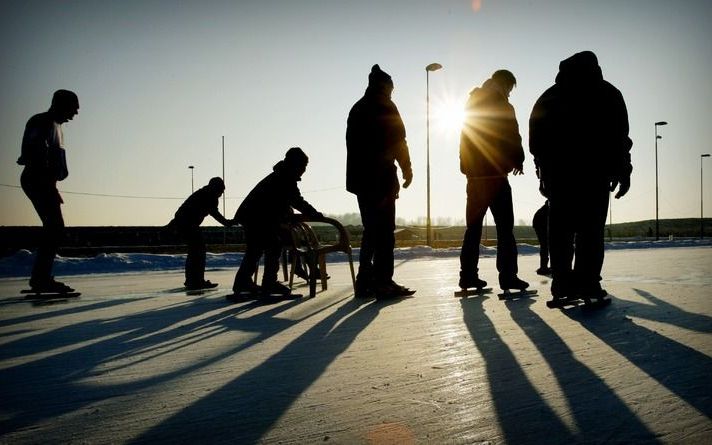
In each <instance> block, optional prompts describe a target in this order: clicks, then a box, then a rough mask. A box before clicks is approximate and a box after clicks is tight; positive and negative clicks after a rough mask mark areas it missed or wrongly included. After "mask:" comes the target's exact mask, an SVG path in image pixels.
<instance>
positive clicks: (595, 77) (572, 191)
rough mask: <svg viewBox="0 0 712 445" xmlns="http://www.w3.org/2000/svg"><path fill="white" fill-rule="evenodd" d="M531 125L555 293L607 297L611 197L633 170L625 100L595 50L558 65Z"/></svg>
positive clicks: (627, 185) (558, 295)
mask: <svg viewBox="0 0 712 445" xmlns="http://www.w3.org/2000/svg"><path fill="white" fill-rule="evenodd" d="M529 127H530V130H529V150H530V152H531V153H532V155H533V156H534V161H535V163H536V165H537V168H538V169H539V171H540V179H541V182H542V186H543V187H544V191H545V194H546V196H547V197H548V198H549V238H550V239H549V246H550V255H551V268H552V271H553V280H552V284H551V293H552V296H553V297H554V300H557V299H567V298H578V297H598V298H602V297H603V296H604V295H605V290H604V289H603V288H602V287H601V284H600V281H601V268H602V266H603V259H604V248H603V242H604V241H603V240H604V227H605V222H606V213H607V209H608V201H609V193H610V192H611V191H614V190H615V189H616V188H618V192H617V193H616V198H620V197H622V196H624V195H625V194H626V193H627V192H628V189H629V188H630V175H631V172H632V170H633V167H632V165H631V161H630V149H631V147H632V145H633V143H632V141H631V140H630V138H629V137H628V112H627V109H626V105H625V101H624V100H623V95H622V94H621V92H620V91H619V90H618V89H617V88H616V87H614V86H613V85H611V84H610V83H609V82H607V81H605V80H604V79H603V74H602V72H601V68H600V66H599V65H598V59H597V57H596V55H595V54H594V53H593V52H591V51H583V52H580V53H577V54H574V55H573V56H571V57H569V58H568V59H566V60H563V61H562V62H561V63H560V64H559V73H558V74H557V76H556V80H555V83H554V85H553V86H552V87H550V88H549V89H547V90H546V91H545V92H544V93H543V94H542V95H541V97H539V99H538V100H537V102H536V104H535V105H534V108H533V110H532V113H531V117H530V120H529ZM574 258H575V263H574V264H573V265H572V262H574ZM554 300H552V301H554Z"/></svg>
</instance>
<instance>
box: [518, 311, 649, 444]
mask: <svg viewBox="0 0 712 445" xmlns="http://www.w3.org/2000/svg"><path fill="white" fill-rule="evenodd" d="M533 303H534V300H531V299H522V300H518V301H507V302H506V305H507V308H508V309H509V312H510V315H511V317H512V319H513V320H514V321H515V322H516V323H517V324H518V325H519V327H521V328H522V330H523V331H524V332H525V333H526V334H527V336H528V337H529V338H530V339H531V341H532V343H534V344H535V345H536V347H537V349H538V350H539V352H540V353H541V355H542V356H543V357H544V359H545V360H546V363H547V364H548V365H549V367H550V368H551V370H552V372H553V374H554V378H556V383H558V386H559V387H560V388H561V391H562V392H563V394H564V397H566V402H567V404H568V407H569V409H570V412H571V414H572V415H573V418H574V420H575V422H576V427H577V429H578V430H579V431H580V433H579V434H580V436H579V437H577V438H576V440H575V442H577V443H611V442H616V443H658V441H657V440H656V438H655V434H654V433H653V432H651V431H650V430H649V429H648V428H647V427H646V426H645V424H643V422H641V421H640V419H639V418H638V417H637V416H636V415H635V413H633V412H632V411H631V410H630V408H629V407H628V406H627V405H626V404H625V403H624V402H623V401H622V400H621V399H620V398H619V397H618V396H617V395H616V394H615V392H614V391H613V390H612V389H611V388H610V387H609V386H608V385H606V383H605V382H604V381H603V380H602V379H601V378H600V377H599V376H598V375H597V374H596V372H595V370H592V369H590V368H589V367H587V366H586V365H585V364H583V363H581V362H580V361H579V360H578V359H576V357H575V355H574V353H573V351H571V349H570V348H569V347H568V345H567V344H566V343H565V342H564V341H563V340H562V339H561V337H560V336H559V334H557V333H556V331H554V330H553V329H552V328H551V327H550V326H549V325H548V324H546V322H544V320H542V319H541V317H539V315H537V314H536V313H535V312H534V311H532V310H531V305H532V304H533ZM599 315H602V313H601V312H594V313H591V314H590V316H591V317H597V316H599ZM553 383H554V382H553V381H552V384H553ZM547 442H548V440H547Z"/></svg>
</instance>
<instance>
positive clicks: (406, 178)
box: [403, 169, 413, 189]
mask: <svg viewBox="0 0 712 445" xmlns="http://www.w3.org/2000/svg"><path fill="white" fill-rule="evenodd" d="M411 182H413V170H411V169H408V170H403V188H404V189H407V188H408V186H409V185H410V183H411Z"/></svg>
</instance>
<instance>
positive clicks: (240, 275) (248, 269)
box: [232, 227, 264, 292]
mask: <svg viewBox="0 0 712 445" xmlns="http://www.w3.org/2000/svg"><path fill="white" fill-rule="evenodd" d="M244 230H245V255H244V256H243V257H242V262H241V263H240V268H239V269H238V270H237V274H235V282H234V284H233V286H232V290H233V291H235V292H243V291H254V290H255V288H256V285H255V282H254V281H253V279H252V277H253V276H254V274H255V271H256V270H257V264H258V262H259V261H260V256H262V251H263V250H264V247H263V246H262V243H261V242H262V240H261V239H260V237H259V232H258V231H257V230H254V229H253V228H252V227H244Z"/></svg>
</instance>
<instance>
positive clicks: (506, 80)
mask: <svg viewBox="0 0 712 445" xmlns="http://www.w3.org/2000/svg"><path fill="white" fill-rule="evenodd" d="M492 80H493V81H494V82H495V83H496V84H497V86H498V87H499V88H500V89H501V90H502V93H503V94H504V95H505V96H506V97H509V93H511V92H512V89H514V87H515V85H517V79H516V78H515V77H514V74H512V72H511V71H509V70H497V71H495V72H494V73H493V74H492Z"/></svg>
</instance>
